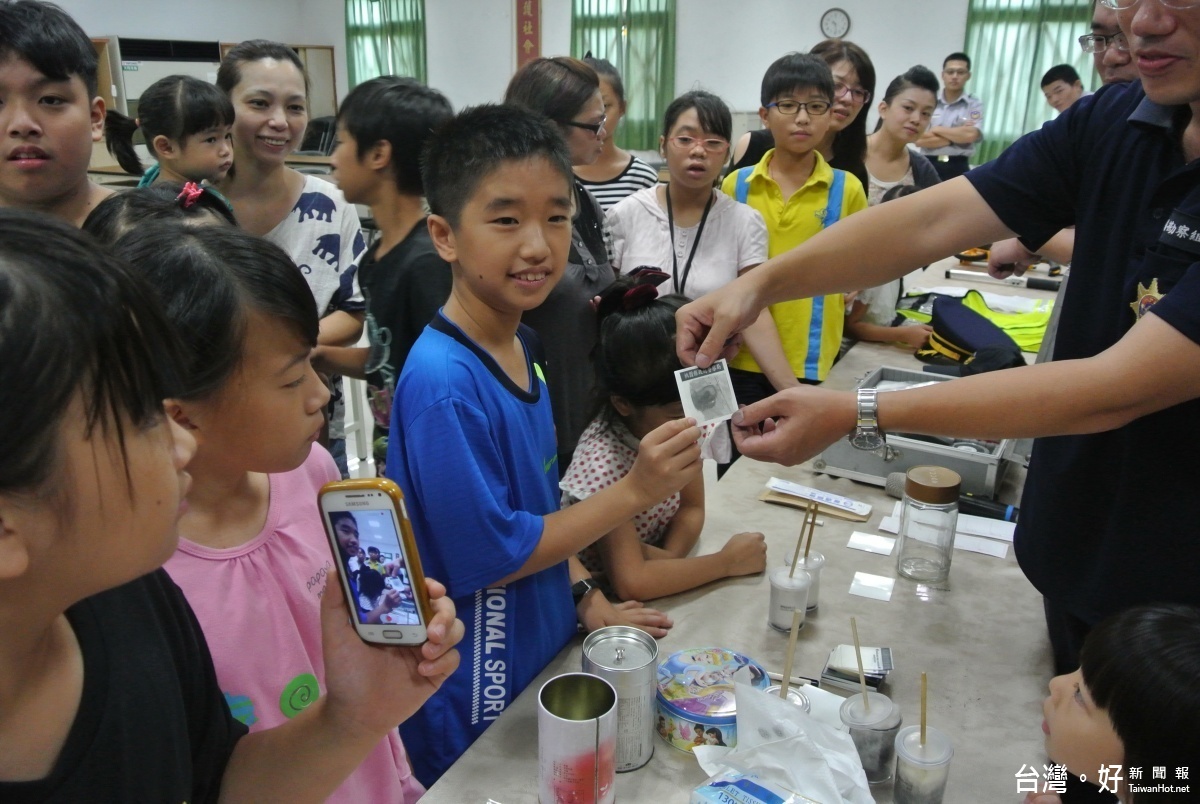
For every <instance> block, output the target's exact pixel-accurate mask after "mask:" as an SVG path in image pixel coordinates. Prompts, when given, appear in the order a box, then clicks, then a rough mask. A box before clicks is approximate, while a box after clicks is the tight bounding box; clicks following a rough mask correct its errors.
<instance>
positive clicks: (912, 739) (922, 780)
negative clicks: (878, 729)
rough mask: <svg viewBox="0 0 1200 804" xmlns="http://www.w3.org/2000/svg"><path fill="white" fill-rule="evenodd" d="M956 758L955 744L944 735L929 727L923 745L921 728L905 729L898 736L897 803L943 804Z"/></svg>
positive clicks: (895, 791) (895, 789) (895, 799)
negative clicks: (952, 763) (952, 760)
mask: <svg viewBox="0 0 1200 804" xmlns="http://www.w3.org/2000/svg"><path fill="white" fill-rule="evenodd" d="M953 758H954V745H953V744H952V743H951V742H950V737H949V736H947V735H946V734H945V733H944V732H941V731H938V730H937V729H935V728H933V727H932V726H927V727H926V728H925V745H921V727H920V726H909V727H907V728H904V729H901V730H900V733H899V734H897V735H896V786H895V788H894V792H893V800H894V801H895V802H896V804H942V797H943V796H945V794H946V781H947V780H948V779H949V778H950V760H951V759H953Z"/></svg>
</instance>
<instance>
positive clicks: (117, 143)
mask: <svg viewBox="0 0 1200 804" xmlns="http://www.w3.org/2000/svg"><path fill="white" fill-rule="evenodd" d="M229 125H233V104H232V103H231V102H230V100H229V96H228V95H226V94H225V93H224V92H222V91H221V90H220V89H218V88H217V87H216V86H214V85H213V84H210V83H208V82H207V81H201V80H200V79H199V78H193V77H192V76H190V75H168V76H167V77H166V78H160V79H159V80H157V81H155V82H154V83H153V84H151V85H150V86H149V88H147V89H146V91H145V92H143V93H142V97H141V98H139V99H138V117H137V119H136V120H134V119H132V118H130V117H127V116H126V115H123V114H121V113H120V112H117V111H114V110H111V109H110V110H109V111H108V112H107V113H106V114H105V116H104V139H105V144H106V146H107V147H108V152H109V153H110V154H112V155H113V156H115V157H116V158H117V164H119V165H120V166H121V168H122V169H123V170H124V171H125V172H126V173H132V174H133V175H135V176H141V175H142V174H143V173H145V169H144V168H143V167H142V162H141V160H140V159H138V155H137V152H136V151H135V150H134V148H133V135H134V134H135V133H136V132H137V130H138V129H139V128H140V129H141V130H142V135H143V136H144V137H145V138H146V147H147V148H148V149H149V150H150V154H151V155H152V156H154V157H155V158H156V159H157V158H158V152H157V151H156V150H155V149H154V138H155V137H158V136H159V135H162V136H164V137H166V138H167V139H169V140H175V141H177V142H178V141H180V140H182V139H183V138H184V137H188V136H191V135H192V134H196V133H199V132H201V131H207V130H208V129H210V128H217V127H220V126H229Z"/></svg>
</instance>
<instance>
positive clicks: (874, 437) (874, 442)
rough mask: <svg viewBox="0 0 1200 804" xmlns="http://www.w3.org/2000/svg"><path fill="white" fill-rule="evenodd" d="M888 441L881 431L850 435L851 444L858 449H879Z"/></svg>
mask: <svg viewBox="0 0 1200 804" xmlns="http://www.w3.org/2000/svg"><path fill="white" fill-rule="evenodd" d="M885 443H887V442H886V441H885V440H884V438H883V434H882V433H880V432H879V431H877V430H876V431H874V432H870V431H868V432H865V433H855V434H854V435H852V436H850V444H851V445H852V446H854V447H857V448H858V449H879V448H880V447H882V446H883V445H884V444H885Z"/></svg>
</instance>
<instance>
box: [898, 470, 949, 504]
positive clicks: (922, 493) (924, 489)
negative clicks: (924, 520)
mask: <svg viewBox="0 0 1200 804" xmlns="http://www.w3.org/2000/svg"><path fill="white" fill-rule="evenodd" d="M961 487H962V478H961V477H959V475H958V472H955V471H954V470H953V469H947V468H945V467H944V466H914V467H913V468H911V469H909V470H908V473H907V474H906V475H905V477H904V495H905V496H906V497H909V498H910V499H913V500H917V501H918V502H923V503H927V504H929V505H949V504H950V503H955V502H958V493H959V489H960V488H961Z"/></svg>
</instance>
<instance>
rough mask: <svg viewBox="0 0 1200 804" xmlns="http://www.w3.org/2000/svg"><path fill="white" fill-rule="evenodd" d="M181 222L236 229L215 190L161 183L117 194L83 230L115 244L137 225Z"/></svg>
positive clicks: (98, 208)
mask: <svg viewBox="0 0 1200 804" xmlns="http://www.w3.org/2000/svg"><path fill="white" fill-rule="evenodd" d="M166 220H173V221H179V222H180V223H183V224H186V225H197V226H200V225H205V224H209V223H221V222H224V223H228V224H229V225H231V226H237V219H235V218H234V217H233V210H231V209H230V208H229V204H228V202H226V201H225V199H223V198H222V197H221V196H219V195H217V194H216V192H214V191H213V190H212V189H210V188H208V187H204V186H202V185H197V184H194V183H192V182H188V184H186V185H183V184H175V183H174V182H165V181H163V182H158V183H157V184H152V185H150V186H148V187H138V188H137V189H134V190H128V191H126V192H123V193H114V194H113V195H110V196H109V197H108V198H106V199H104V200H103V201H101V202H100V203H99V204H97V205H96V206H95V208H94V209H92V211H91V212H90V213H88V216H87V218H86V219H85V220H84V221H83V226H82V227H80V228H82V229H83V231H85V232H87V233H88V234H90V235H91V236H92V237H94V238H96V239H97V240H99V241H100V242H101V243H105V244H107V245H112V244H113V243H115V242H117V240H119V239H120V238H121V237H122V236H124V235H125V234H126V233H127V232H129V230H131V229H133V228H134V227H135V226H140V225H142V224H145V223H148V222H149V221H166Z"/></svg>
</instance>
